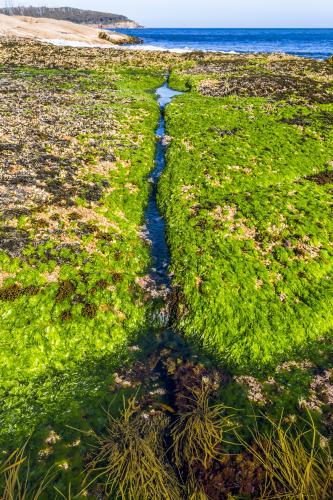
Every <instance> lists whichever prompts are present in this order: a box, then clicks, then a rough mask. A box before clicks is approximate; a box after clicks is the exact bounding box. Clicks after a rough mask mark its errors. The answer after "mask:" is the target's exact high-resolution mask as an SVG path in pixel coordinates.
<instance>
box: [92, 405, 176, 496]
mask: <svg viewBox="0 0 333 500" xmlns="http://www.w3.org/2000/svg"><path fill="white" fill-rule="evenodd" d="M138 409H139V408H138V406H137V405H136V402H135V400H134V399H131V400H129V401H128V403H127V406H125V405H124V410H123V412H122V415H121V417H120V418H119V419H115V418H114V417H112V416H111V415H109V416H108V417H109V424H108V429H107V434H106V435H104V436H102V437H97V446H96V448H97V451H96V454H95V456H94V458H93V459H92V460H91V462H90V464H89V466H88V475H87V480H89V478H91V477H92V479H91V480H90V481H89V485H88V487H89V486H91V485H92V484H96V483H97V484H98V485H99V486H100V487H102V489H103V490H104V491H105V494H106V495H107V496H108V497H111V498H122V499H123V498H124V499H125V498H126V499H132V500H138V499H142V500H143V499H148V498H149V499H151V500H155V499H156V500H159V499H161V498H163V499H169V500H171V499H172V500H174V499H177V498H180V495H179V485H178V482H177V479H176V477H175V475H174V473H173V471H172V469H171V467H169V466H168V464H167V463H166V461H165V459H164V451H163V439H162V436H163V430H164V428H165V426H166V424H167V422H166V419H165V417H162V416H158V415H142V414H141V413H139V412H138Z"/></svg>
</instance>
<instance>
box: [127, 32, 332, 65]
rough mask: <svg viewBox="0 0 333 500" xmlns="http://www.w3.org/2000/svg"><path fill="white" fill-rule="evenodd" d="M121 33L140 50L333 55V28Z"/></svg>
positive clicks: (323, 56) (318, 56)
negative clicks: (131, 38) (140, 42)
mask: <svg viewBox="0 0 333 500" xmlns="http://www.w3.org/2000/svg"><path fill="white" fill-rule="evenodd" d="M117 31H119V32H121V33H126V34H129V35H134V36H138V37H140V38H141V39H143V41H144V45H143V46H141V47H140V50H145V49H146V50H149V49H155V50H171V51H174V52H185V51H192V50H204V51H219V52H230V53H249V52H284V53H287V54H293V55H296V56H301V57H312V58H315V59H326V58H327V57H329V56H331V55H333V29H282V28H281V29H225V28H223V29H220V28H215V29H206V28H186V29H181V28H143V29H142V28H141V29H119V30H117ZM137 48H139V47H137Z"/></svg>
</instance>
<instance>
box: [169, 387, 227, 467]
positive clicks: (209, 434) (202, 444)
mask: <svg viewBox="0 0 333 500" xmlns="http://www.w3.org/2000/svg"><path fill="white" fill-rule="evenodd" d="M190 394H191V396H188V398H187V399H188V405H187V409H184V410H183V411H182V413H181V414H179V415H178V417H177V420H176V421H175V423H174V424H173V426H172V430H171V437H172V443H173V444H172V446H173V448H172V449H173V457H174V462H175V465H176V466H177V467H178V468H181V467H182V466H184V464H186V466H189V467H191V465H192V464H193V463H194V462H200V463H201V464H202V465H203V466H204V467H205V468H207V467H208V465H209V463H210V462H211V460H218V459H220V458H221V456H222V450H221V442H222V438H223V431H224V430H226V429H229V430H230V427H231V421H230V419H229V418H226V417H225V416H224V415H223V412H224V410H225V406H224V405H223V404H221V403H219V404H215V405H211V404H210V402H209V390H208V389H207V388H206V387H205V386H204V385H202V387H201V388H196V389H192V390H190Z"/></svg>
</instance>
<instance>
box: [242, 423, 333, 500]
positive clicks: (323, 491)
mask: <svg viewBox="0 0 333 500" xmlns="http://www.w3.org/2000/svg"><path fill="white" fill-rule="evenodd" d="M265 420H267V421H268V423H269V424H270V427H269V430H268V431H265V432H261V431H260V429H259V428H258V425H256V427H255V430H254V431H253V443H252V445H248V444H247V443H246V442H245V441H242V442H243V444H244V445H245V447H246V448H247V450H248V451H249V452H250V453H251V454H252V455H253V456H254V457H255V458H256V459H257V460H258V462H259V463H260V464H261V465H262V466H263V468H264V470H265V472H266V481H265V483H264V484H263V486H262V498H263V499H269V498H290V499H291V498H293V499H295V500H296V499H297V500H307V499H314V500H326V499H327V500H329V499H331V498H332V494H333V468H332V463H333V462H332V455H331V453H330V450H329V448H328V447H326V446H323V445H322V439H321V435H320V434H319V432H318V430H317V429H316V426H315V424H314V421H313V420H312V418H311V416H310V415H309V419H308V421H307V428H306V430H302V429H300V428H299V427H298V426H296V425H293V426H292V425H289V426H288V427H285V426H283V424H282V420H280V421H279V422H277V423H276V422H273V421H272V420H270V419H269V418H268V417H265Z"/></svg>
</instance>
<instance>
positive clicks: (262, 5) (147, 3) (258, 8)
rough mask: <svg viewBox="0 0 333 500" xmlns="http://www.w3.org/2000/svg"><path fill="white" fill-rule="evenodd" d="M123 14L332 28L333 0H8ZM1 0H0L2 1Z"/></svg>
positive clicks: (156, 22) (148, 20)
mask: <svg viewBox="0 0 333 500" xmlns="http://www.w3.org/2000/svg"><path fill="white" fill-rule="evenodd" d="M11 1H12V3H14V4H23V3H24V4H29V5H31V4H32V5H45V4H48V5H53V6H62V5H71V6H73V7H81V8H86V9H93V10H102V11H106V12H110V11H111V12H115V13H117V14H125V15H127V16H128V17H130V18H132V19H135V20H136V21H139V22H140V23H142V24H144V25H145V26H147V27H223V28H224V27H225V28H228V27H230V28H235V27H245V28H246V27H267V28H269V27H296V28H297V27H313V28H321V27H328V28H333V0H165V1H161V0H160V1H156V0H112V1H111V2H110V1H108V0H44V1H43V0H22V1H19V0H11ZM4 2H5V0H0V3H1V4H4Z"/></svg>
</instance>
